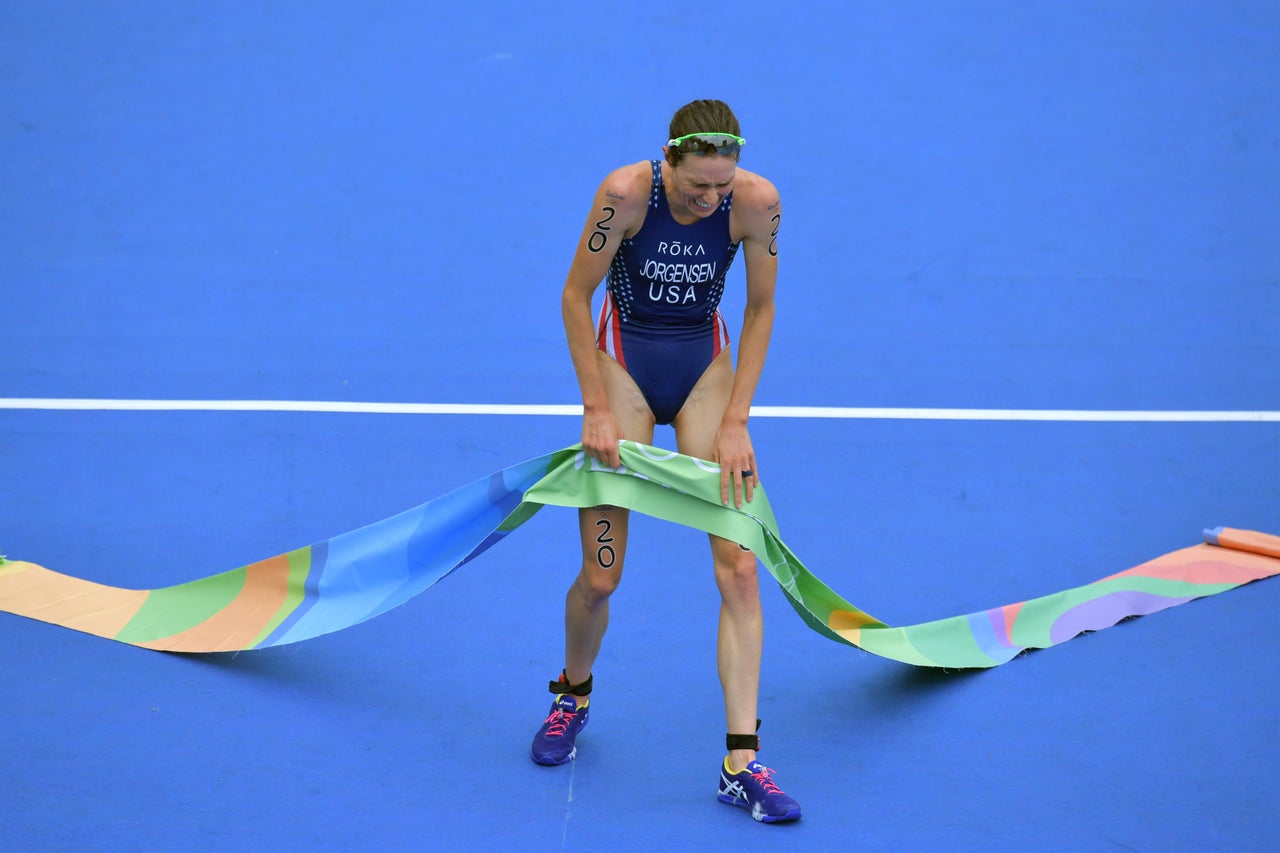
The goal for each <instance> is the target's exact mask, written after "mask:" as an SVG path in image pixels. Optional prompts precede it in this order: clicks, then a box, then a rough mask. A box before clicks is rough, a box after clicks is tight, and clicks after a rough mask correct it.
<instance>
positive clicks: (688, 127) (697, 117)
mask: <svg viewBox="0 0 1280 853" xmlns="http://www.w3.org/2000/svg"><path fill="white" fill-rule="evenodd" d="M668 133H669V136H668V137H667V138H668V139H676V138H678V137H681V136H684V135H685V134H688V133H732V134H733V135H734V136H741V135H742V128H741V127H740V126H739V125H738V117H737V116H735V115H734V114H733V110H731V109H729V105H728V104H726V103H725V102H724V101H716V100H698V101H690V102H689V103H687V104H685V105H684V106H683V107H681V108H680V109H678V110H676V114H675V115H673V116H672V117H671V128H670V130H669V131H668ZM690 142H695V140H690ZM686 144H687V143H686ZM684 148H685V145H684V144H682V145H680V146H679V147H673V148H668V149H667V162H668V163H670V164H671V165H672V166H675V165H677V164H678V163H679V162H680V161H681V160H682V159H684V156H685V154H688V153H691V152H690V151H685V150H682V149H684ZM706 148H707V149H709V150H708V151H706V152H704V151H697V152H693V153H709V152H710V151H714V149H712V148H711V146H710V145H707V146H706Z"/></svg>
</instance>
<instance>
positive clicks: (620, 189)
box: [596, 160, 653, 211]
mask: <svg viewBox="0 0 1280 853" xmlns="http://www.w3.org/2000/svg"><path fill="white" fill-rule="evenodd" d="M652 186H653V167H652V165H651V164H650V163H649V161H648V160H641V161H640V162H639V163H632V164H630V165H627V166H621V167H619V168H617V169H614V170H613V171H612V172H610V173H609V174H608V175H606V176H605V179H604V180H603V181H601V182H600V188H599V189H598V190H596V200H597V201H598V202H602V203H604V202H612V203H613V204H614V205H615V206H616V207H617V208H618V209H619V210H620V211H621V210H626V209H632V208H635V209H639V210H643V209H644V208H645V207H646V206H647V205H648V204H649V191H650V188H651V187H652Z"/></svg>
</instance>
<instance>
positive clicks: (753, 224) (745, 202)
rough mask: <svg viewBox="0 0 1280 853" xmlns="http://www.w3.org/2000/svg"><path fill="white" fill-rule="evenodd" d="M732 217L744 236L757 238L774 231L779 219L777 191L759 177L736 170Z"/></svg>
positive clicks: (743, 170)
mask: <svg viewBox="0 0 1280 853" xmlns="http://www.w3.org/2000/svg"><path fill="white" fill-rule="evenodd" d="M733 216H734V218H735V219H736V220H737V221H738V223H739V227H738V228H737V229H735V230H737V231H738V232H739V233H740V234H741V235H742V236H743V237H746V238H748V239H749V238H751V237H755V238H760V237H762V236H764V235H766V234H769V233H770V232H773V231H774V225H775V224H776V223H777V221H778V220H779V219H780V218H781V216H782V198H781V196H780V195H779V193H778V188H777V187H775V186H774V185H773V183H772V182H771V181H770V180H769V179H768V178H765V177H763V176H762V175H757V174H756V173H755V172H749V171H747V170H746V169H742V168H739V169H738V173H737V175H736V176H735V177H734V181H733Z"/></svg>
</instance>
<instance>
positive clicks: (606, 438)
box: [582, 408, 623, 468]
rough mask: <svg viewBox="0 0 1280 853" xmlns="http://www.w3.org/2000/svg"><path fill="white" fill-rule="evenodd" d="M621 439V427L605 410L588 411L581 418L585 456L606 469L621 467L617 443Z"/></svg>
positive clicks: (611, 414) (610, 413)
mask: <svg viewBox="0 0 1280 853" xmlns="http://www.w3.org/2000/svg"><path fill="white" fill-rule="evenodd" d="M622 438H623V434H622V427H620V426H618V422H617V421H616V420H614V417H613V413H612V412H610V411H609V410H608V409H607V408H606V409H604V410H603V411H591V410H588V411H586V412H584V413H583V416H582V447H583V449H584V450H586V451H587V455H588V456H590V457H591V458H592V459H595V460H597V461H598V462H599V463H600V464H601V465H604V466H605V467H607V468H619V467H621V466H622V457H621V456H620V455H619V453H618V442H619V441H621V440H622Z"/></svg>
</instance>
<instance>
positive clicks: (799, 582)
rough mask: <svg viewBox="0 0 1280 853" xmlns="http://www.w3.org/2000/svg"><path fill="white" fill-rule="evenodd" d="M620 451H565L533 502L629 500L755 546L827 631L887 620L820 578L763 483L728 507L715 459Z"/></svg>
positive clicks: (806, 613)
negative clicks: (604, 458)
mask: <svg viewBox="0 0 1280 853" xmlns="http://www.w3.org/2000/svg"><path fill="white" fill-rule="evenodd" d="M620 452H621V456H622V463H623V464H622V467H621V468H618V469H616V470H614V469H610V468H605V467H603V466H601V465H600V464H599V463H597V462H596V461H595V460H593V459H590V458H589V457H587V456H586V455H585V454H584V453H582V452H581V450H578V451H577V452H573V453H569V454H567V455H566V456H564V457H561V458H557V459H556V460H554V461H553V464H552V466H551V469H550V470H549V471H548V472H547V475H546V476H545V477H543V478H542V479H541V480H539V481H538V482H537V483H536V484H535V485H534V486H533V487H531V488H530V489H529V490H528V491H527V492H525V497H524V499H525V501H526V502H535V503H539V504H549V505H555V506H568V507H590V506H597V505H600V504H610V505H614V506H625V507H629V508H630V509H633V510H636V511H637V512H643V513H645V514H646V515H652V516H654V517H655V518H661V519H664V520H666V521H672V522H675V523H677V524H683V525H685V526H688V527H693V528H696V529H698V530H704V531H706V532H707V533H712V534H715V535H716V536H720V537H722V538H724V539H728V540H730V541H733V542H737V543H738V544H740V545H743V546H746V547H747V548H750V549H751V550H752V551H754V552H755V554H756V556H757V557H758V558H759V559H760V561H761V562H762V563H763V564H764V565H765V567H766V568H767V569H768V570H769V572H770V574H772V575H773V577H774V579H775V580H776V581H777V582H778V585H779V586H780V587H781V588H782V591H783V592H784V593H785V594H786V596H787V598H788V600H789V601H790V602H791V604H792V606H793V607H794V608H795V609H796V611H797V612H798V613H799V614H800V615H801V616H802V617H803V618H804V619H805V621H806V622H807V623H808V624H809V626H810V627H812V628H813V629H814V630H816V631H818V632H819V633H821V634H823V635H824V636H826V637H828V638H830V639H832V640H835V641H837V642H841V643H849V640H847V639H845V638H844V637H842V636H841V635H840V634H838V633H836V631H834V630H832V628H831V627H829V622H830V619H831V616H832V614H833V613H836V612H840V613H842V614H848V618H850V619H852V620H854V621H856V622H857V623H859V624H864V625H865V626H866V627H868V628H883V627H885V626H884V623H882V622H880V621H879V620H877V619H874V618H872V617H871V616H868V615H867V614H865V613H863V612H862V611H861V610H859V609H858V608H856V607H854V606H853V605H852V604H850V603H849V602H848V601H845V600H844V599H843V598H841V597H840V596H839V595H837V594H836V593H835V592H834V591H832V589H831V588H830V587H828V586H827V585H826V584H824V583H822V581H820V580H818V579H817V578H816V577H814V575H813V573H812V572H810V571H809V570H808V569H807V568H805V566H804V564H803V563H801V562H800V560H799V559H797V558H796V556H795V554H793V553H792V552H791V550H790V549H789V548H787V546H786V545H785V544H783V542H782V539H781V537H780V535H779V533H778V524H777V521H776V520H775V518H774V515H773V510H772V508H771V507H770V505H769V498H768V496H767V495H766V494H765V491H764V489H763V488H761V487H757V488H756V490H755V494H754V497H753V500H752V501H751V502H750V503H745V502H744V503H743V506H742V508H741V509H739V508H737V507H734V506H725V505H724V504H722V503H721V502H720V479H719V477H718V476H710V475H714V474H716V473H717V469H716V468H715V467H714V466H713V465H711V464H710V463H707V462H703V461H701V460H697V459H693V458H691V457H688V456H681V455H678V454H675V453H670V452H668V451H658V450H656V449H655V448H651V447H646V446H644V445H640V444H636V443H635V442H629V441H627V442H622V444H621V445H620ZM584 474H585V475H586V476H584ZM517 512H519V510H517ZM513 515H514V514H513ZM526 517H527V516H526ZM504 526H505V525H504ZM870 633H872V632H870V631H868V632H864V633H863V638H864V641H860V642H859V643H857V645H859V646H862V647H863V648H867V649H868V650H869V651H876V650H875V649H872V648H871V646H870V645H868V643H867V642H865V639H866V638H867V636H868V635H869V634H870ZM886 639H888V640H889V642H888V643H887V644H886V646H887V647H893V648H897V649H898V653H891V654H889V655H888V656H889V657H897V658H898V659H903V656H904V655H905V656H906V657H909V658H911V659H912V662H919V663H930V661H927V660H926V659H924V658H923V657H922V656H920V655H919V654H918V653H915V652H914V651H913V650H911V649H902V648H900V646H901V642H900V641H898V640H896V639H889V638H886ZM872 642H873V644H877V645H878V643H877V641H872ZM849 644H850V645H853V644H852V643H849ZM877 653H878V654H879V653H881V652H879V651H877ZM984 665H990V664H989V663H988V664H984Z"/></svg>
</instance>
